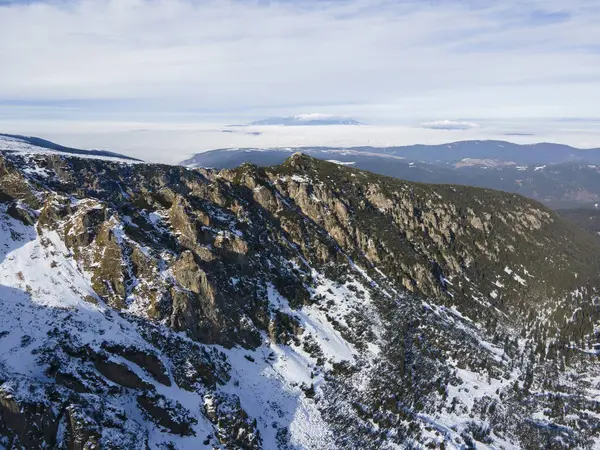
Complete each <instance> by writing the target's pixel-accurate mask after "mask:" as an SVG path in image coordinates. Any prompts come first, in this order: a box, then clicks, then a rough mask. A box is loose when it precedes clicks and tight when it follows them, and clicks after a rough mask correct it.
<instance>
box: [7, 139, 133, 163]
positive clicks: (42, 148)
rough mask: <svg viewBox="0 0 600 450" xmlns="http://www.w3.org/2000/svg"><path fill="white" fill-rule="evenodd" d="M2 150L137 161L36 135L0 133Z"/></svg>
mask: <svg viewBox="0 0 600 450" xmlns="http://www.w3.org/2000/svg"><path fill="white" fill-rule="evenodd" d="M2 150H7V151H12V152H26V153H59V154H69V155H78V156H79V157H92V158H100V159H107V160H111V159H112V160H127V161H137V160H136V159H135V158H131V157H129V156H125V155H121V154H119V153H114V152H109V151H106V150H80V149H77V148H71V147H65V146H63V145H59V144H55V143H54V142H50V141H47V140H45V139H41V138H38V137H31V136H21V135H16V134H3V133H0V151H2Z"/></svg>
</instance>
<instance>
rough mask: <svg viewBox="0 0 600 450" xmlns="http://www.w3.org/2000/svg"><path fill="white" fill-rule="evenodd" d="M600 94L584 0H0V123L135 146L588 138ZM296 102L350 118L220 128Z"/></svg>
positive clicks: (599, 112)
mask: <svg viewBox="0 0 600 450" xmlns="http://www.w3.org/2000/svg"><path fill="white" fill-rule="evenodd" d="M599 104H600V4H599V3H598V1H597V0H568V1H567V0H504V1H487V0H391V1H390V0H321V1H317V0H274V1H268V0H203V1H202V0H27V1H24V0H0V132H9V133H26V134H32V135H41V136H43V137H47V138H54V139H60V140H61V143H64V144H67V145H79V146H83V145H85V146H91V147H94V148H99V147H110V149H113V150H121V151H126V152H138V153H136V156H143V155H140V154H139V152H142V153H143V152H148V157H149V159H152V160H160V161H164V162H169V161H173V162H175V159H176V158H177V157H178V156H179V153H182V154H183V153H186V155H187V154H189V153H190V152H194V151H201V150H206V149H209V148H213V147H221V146H223V147H229V146H263V145H290V146H292V145H293V146H296V145H299V144H300V145H320V144H322V145H335V144H336V143H337V144H339V145H352V144H355V145H363V144H365V143H367V141H368V142H370V143H372V144H373V143H375V144H378V145H387V144H404V143H417V142H423V143H427V142H438V141H441V142H443V141H453V140H460V139H463V138H470V137H473V138H498V137H499V136H506V137H507V139H509V140H513V141H527V142H529V141H532V140H533V141H535V140H538V141H539V140H554V141H558V142H563V143H568V144H572V145H577V146H581V147H600V132H599V131H598V130H597V129H598V125H599V124H600V108H599V107H598V105H599ZM306 113H321V114H332V115H339V116H345V117H352V118H354V119H357V120H359V121H361V122H363V123H365V124H367V126H365V127H362V128H360V129H359V130H356V129H354V130H351V131H349V130H348V129H340V128H339V127H335V129H328V130H324V129H323V128H320V129H318V130H313V129H294V130H287V129H286V130H283V129H279V128H278V129H273V128H271V129H265V130H260V133H261V134H260V135H256V134H253V135H252V134H247V133H221V128H222V127H223V126H224V125H227V124H232V123H246V122H251V121H254V120H259V119H262V118H265V117H270V116H280V115H286V116H287V115H296V114H306ZM307 128H312V127H307ZM226 134H229V135H230V136H225V135H226ZM150 147H151V148H150ZM145 148H146V149H147V150H144V149H145ZM175 154H177V156H175Z"/></svg>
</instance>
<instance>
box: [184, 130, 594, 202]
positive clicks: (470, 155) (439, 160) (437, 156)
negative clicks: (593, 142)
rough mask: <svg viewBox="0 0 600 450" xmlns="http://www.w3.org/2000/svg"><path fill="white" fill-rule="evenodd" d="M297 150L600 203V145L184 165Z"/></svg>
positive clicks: (477, 146)
mask: <svg viewBox="0 0 600 450" xmlns="http://www.w3.org/2000/svg"><path fill="white" fill-rule="evenodd" d="M295 152H302V153H305V154H308V155H310V156H313V157H315V158H319V159H323V160H328V161H333V162H337V163H339V164H344V165H352V166H353V167H356V168H359V169H364V170H369V171H371V172H374V173H378V174H382V175H388V176H392V177H396V178H402V179H406V180H410V181H418V182H426V183H451V184H464V185H472V186H480V187H487V188H493V189H499V190H503V191H508V192H515V193H519V194H522V195H525V196H527V197H530V198H534V199H536V200H538V201H542V202H544V203H545V204H547V205H549V206H551V207H554V208H565V207H580V206H590V205H593V204H594V203H597V202H600V149H591V150H580V149H576V148H574V147H569V146H566V145H560V144H552V143H541V144H534V145H518V144H514V143H510V142H503V141H463V142H454V143H449V144H444V145H412V146H405V147H387V148H375V147H354V148H330V147H309V148H270V149H259V148H237V149H218V150H212V151H209V152H205V153H199V154H197V155H195V156H193V157H192V158H190V159H188V160H185V161H183V162H181V164H182V165H184V166H189V167H214V168H233V167H237V166H239V165H240V164H241V163H243V162H251V163H253V164H256V165H259V166H272V165H277V164H281V163H283V162H284V161H285V159H286V158H288V157H289V156H290V154H293V153H295Z"/></svg>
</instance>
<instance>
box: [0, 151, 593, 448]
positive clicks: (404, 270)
mask: <svg viewBox="0 0 600 450" xmlns="http://www.w3.org/2000/svg"><path fill="white" fill-rule="evenodd" d="M0 231H1V234H0V309H1V314H2V317H3V320H2V322H1V323H0V345H1V346H2V349H3V352H2V354H1V355H0V383H1V384H0V436H1V437H0V447H5V448H65V449H66V448H69V449H71V448H140V449H142V448H151V449H160V448H176V449H186V448H194V449H197V448H223V449H225V448H256V449H258V448H264V449H317V448H318V449H338V448H339V449H341V448H344V449H346V448H356V449H380V448H390V449H392V448H435V447H439V448H442V447H443V448H498V449H500V448H504V449H509V448H539V446H540V443H542V445H545V446H548V447H550V448H594V446H597V445H598V444H599V443H600V426H599V425H598V420H597V418H598V416H599V415H600V366H599V363H598V351H597V349H598V348H599V338H600V335H599V334H600V332H599V330H600V328H599V325H598V324H599V321H598V319H599V317H598V297H597V292H598V288H599V287H600V281H599V279H598V270H597V269H598V263H599V259H598V258H599V256H598V255H600V252H599V251H598V250H600V249H599V248H598V246H599V245H598V243H597V242H596V240H594V239H593V237H591V236H588V235H587V234H585V233H582V232H580V231H579V230H578V229H577V228H575V227H572V226H571V225H570V224H569V223H568V222H564V221H563V220H562V219H561V218H560V217H559V216H557V215H556V214H554V213H553V212H551V211H549V210H547V209H546V208H544V207H543V206H541V205H539V204H537V203H535V202H533V201H529V200H526V199H524V198H522V197H519V196H515V195H511V194H504V193H500V192H494V191H486V190H481V189H473V188H465V187H458V186H441V185H436V186H428V185H420V184H414V183H408V182H402V181H399V180H393V179H389V178H385V177H380V176H376V175H373V174H369V173H366V172H361V171H359V170H355V169H352V168H348V167H343V166H340V165H338V164H333V163H326V162H323V161H318V160H315V159H312V158H310V157H306V156H304V155H298V154H296V155H293V156H292V157H291V158H290V159H289V160H288V161H286V163H285V164H283V165H282V166H278V167H273V168H268V169H261V168H258V167H256V166H252V165H244V166H241V167H239V168H236V169H231V170H223V171H211V170H203V169H201V170H189V169H184V168H182V167H170V166H160V165H152V164H140V163H138V164H129V163H123V162H116V161H106V160H102V159H93V158H80V157H76V156H67V155H58V154H29V153H27V154H24V153H19V152H3V153H2V154H1V156H0Z"/></svg>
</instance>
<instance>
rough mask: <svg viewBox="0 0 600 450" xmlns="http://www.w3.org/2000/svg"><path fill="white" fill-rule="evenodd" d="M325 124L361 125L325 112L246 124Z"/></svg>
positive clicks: (352, 120) (272, 118)
mask: <svg viewBox="0 0 600 450" xmlns="http://www.w3.org/2000/svg"><path fill="white" fill-rule="evenodd" d="M270 125H276V126H327V125H362V124H361V123H360V122H358V121H356V120H354V119H350V118H348V117H339V116H330V115H327V114H300V115H297V116H286V117H270V118H268V119H263V120H258V121H256V122H252V123H249V124H248V125H247V126H270Z"/></svg>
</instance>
